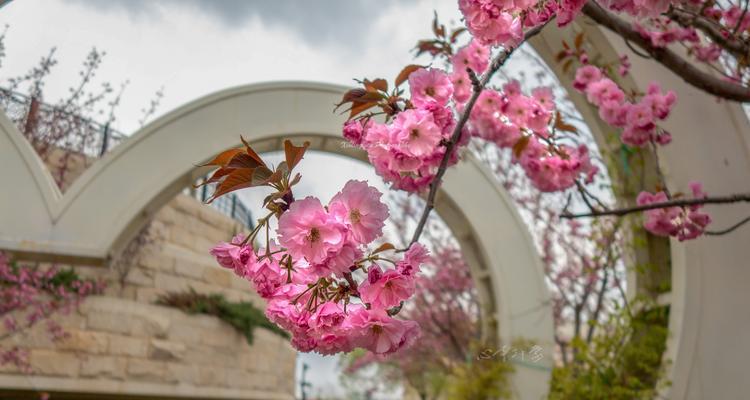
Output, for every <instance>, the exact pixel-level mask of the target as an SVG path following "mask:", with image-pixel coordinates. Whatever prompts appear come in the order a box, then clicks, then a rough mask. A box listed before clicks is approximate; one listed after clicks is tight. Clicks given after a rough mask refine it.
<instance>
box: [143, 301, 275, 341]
mask: <svg viewBox="0 0 750 400" xmlns="http://www.w3.org/2000/svg"><path fill="white" fill-rule="evenodd" d="M156 303H157V304H161V305H164V306H169V307H174V308H177V309H180V310H182V311H184V312H186V313H188V314H206V315H213V316H215V317H217V318H219V319H220V320H222V321H224V322H226V323H227V324H229V325H231V326H232V327H233V328H234V329H236V330H237V332H239V333H241V334H243V335H244V336H245V339H247V343H248V344H253V337H254V336H253V333H254V331H255V328H265V329H268V330H269V331H271V332H273V333H275V334H277V335H279V336H281V337H284V338H288V337H289V334H288V333H287V332H286V331H284V330H283V329H281V328H279V327H278V326H276V325H275V324H273V323H272V322H271V321H269V320H268V318H266V316H265V315H263V311H261V310H260V309H258V308H257V307H255V305H253V304H252V303H249V302H246V301H241V302H230V301H228V300H227V299H226V298H224V296H223V295H221V294H217V293H214V294H200V293H197V292H196V291H195V290H194V289H192V288H191V289H190V290H188V291H186V292H181V293H174V292H172V293H167V294H165V295H162V296H160V297H159V298H158V299H157V301H156Z"/></svg>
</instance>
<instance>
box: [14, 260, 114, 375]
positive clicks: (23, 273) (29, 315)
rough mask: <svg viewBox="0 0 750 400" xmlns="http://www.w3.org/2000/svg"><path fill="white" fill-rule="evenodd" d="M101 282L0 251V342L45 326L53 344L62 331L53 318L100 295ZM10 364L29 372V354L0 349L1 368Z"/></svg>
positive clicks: (68, 270)
mask: <svg viewBox="0 0 750 400" xmlns="http://www.w3.org/2000/svg"><path fill="white" fill-rule="evenodd" d="M103 289H104V283H103V282H100V281H95V280H90V279H84V278H81V277H80V276H78V274H76V272H75V271H74V270H73V269H72V268H68V269H60V268H58V267H57V266H55V265H52V266H49V267H42V266H40V265H38V264H33V263H17V262H12V261H10V260H9V259H8V258H7V257H6V256H5V254H3V253H2V252H0V319H2V323H3V328H4V329H3V330H2V331H0V340H5V339H8V338H11V337H17V336H18V335H20V334H22V333H24V332H26V331H28V330H29V329H30V328H32V327H33V326H35V325H37V324H38V323H40V322H44V323H46V328H47V333H48V334H49V336H50V337H51V338H52V340H53V341H58V340H61V339H64V338H65V337H66V336H67V333H66V332H65V330H64V329H63V328H62V327H61V326H60V325H59V324H58V323H57V322H55V321H54V320H53V319H52V317H53V316H55V315H58V314H67V313H69V312H70V311H71V310H73V309H74V308H75V307H76V306H78V304H80V302H81V301H83V300H84V299H85V298H86V297H87V296H89V295H92V294H97V293H100V292H101V291H102V290H103ZM5 364H12V365H15V366H16V367H18V368H20V369H22V370H23V371H26V372H31V370H30V365H29V362H28V354H27V352H26V351H25V350H23V349H22V348H21V347H19V346H0V365H5Z"/></svg>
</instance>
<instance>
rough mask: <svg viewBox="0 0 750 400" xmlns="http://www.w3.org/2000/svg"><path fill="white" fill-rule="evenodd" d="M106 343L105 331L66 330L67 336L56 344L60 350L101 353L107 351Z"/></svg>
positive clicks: (107, 342) (107, 343)
mask: <svg viewBox="0 0 750 400" xmlns="http://www.w3.org/2000/svg"><path fill="white" fill-rule="evenodd" d="M108 345H109V341H108V335H107V334H106V333H103V332H96V331H78V330H74V331H68V337H67V338H65V339H63V340H62V341H61V342H60V343H59V344H58V348H59V349H61V350H73V351H81V352H86V353H92V354H102V353H106V352H107V349H108Z"/></svg>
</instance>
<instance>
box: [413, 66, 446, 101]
mask: <svg viewBox="0 0 750 400" xmlns="http://www.w3.org/2000/svg"><path fill="white" fill-rule="evenodd" d="M409 89H410V91H411V102H412V103H413V104H414V105H415V106H417V107H421V106H424V105H425V104H427V103H430V102H435V103H437V104H439V105H441V106H444V105H446V104H448V101H449V100H450V98H451V96H452V95H453V83H451V80H450V78H449V77H448V74H446V73H445V71H442V70H439V69H437V68H430V69H425V68H420V69H418V70H416V71H414V72H412V73H411V74H410V75H409Z"/></svg>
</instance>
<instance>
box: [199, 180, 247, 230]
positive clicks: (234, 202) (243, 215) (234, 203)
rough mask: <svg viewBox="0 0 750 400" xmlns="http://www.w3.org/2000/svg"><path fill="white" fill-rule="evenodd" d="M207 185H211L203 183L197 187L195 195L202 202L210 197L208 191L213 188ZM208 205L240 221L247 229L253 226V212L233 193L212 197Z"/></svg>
mask: <svg viewBox="0 0 750 400" xmlns="http://www.w3.org/2000/svg"><path fill="white" fill-rule="evenodd" d="M209 186H211V185H204V186H202V187H201V188H200V189H198V190H197V191H196V196H195V197H196V198H197V199H199V200H200V201H202V202H205V201H206V200H208V198H209V197H210V194H209V193H210V192H211V191H213V190H212V189H213V188H209ZM210 206H211V207H213V208H215V209H216V210H217V211H219V212H220V213H222V214H224V215H227V216H229V217H230V218H232V219H233V220H235V221H237V222H239V223H241V224H242V225H243V226H244V227H245V228H247V229H253V227H254V226H255V222H254V221H253V214H252V213H251V212H250V209H249V208H247V206H245V204H243V203H242V200H240V198H239V197H238V196H237V195H236V194H235V193H229V194H227V195H225V196H221V197H218V198H216V199H214V201H212V202H211V203H210Z"/></svg>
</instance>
